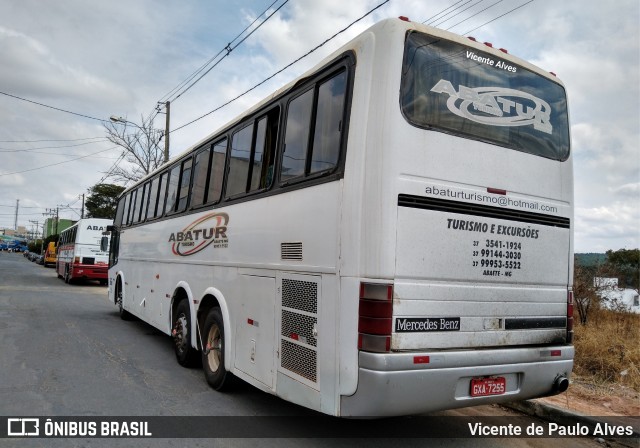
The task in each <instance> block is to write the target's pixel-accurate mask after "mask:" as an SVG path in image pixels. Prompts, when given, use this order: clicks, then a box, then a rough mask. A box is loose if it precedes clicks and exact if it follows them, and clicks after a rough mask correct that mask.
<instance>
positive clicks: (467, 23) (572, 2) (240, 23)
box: [0, 0, 640, 252]
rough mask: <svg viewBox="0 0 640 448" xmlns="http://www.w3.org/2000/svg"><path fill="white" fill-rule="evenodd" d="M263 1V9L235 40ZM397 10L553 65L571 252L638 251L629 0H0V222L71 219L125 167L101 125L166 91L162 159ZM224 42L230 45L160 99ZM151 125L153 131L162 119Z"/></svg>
mask: <svg viewBox="0 0 640 448" xmlns="http://www.w3.org/2000/svg"><path fill="white" fill-rule="evenodd" d="M381 3H384V4H383V5H382V6H381V7H380V8H378V9H376V10H375V11H374V12H372V13H371V14H369V15H367V16H366V17H364V18H363V19H362V20H360V21H358V22H357V23H355V24H354V25H352V26H351V27H350V28H349V29H348V30H346V31H345V32H343V33H341V34H339V35H338V37H336V38H334V39H333V40H331V41H329V42H328V43H326V44H325V45H323V46H322V47H321V48H319V49H318V50H316V51H315V52H313V53H311V54H310V55H309V56H307V57H305V58H303V59H302V60H300V61H299V62H297V63H296V64H294V65H292V66H291V67H289V68H288V69H286V70H284V71H282V72H281V73H279V74H277V75H276V76H274V77H273V78H272V79H270V80H269V81H267V82H265V83H264V84H262V85H260V86H259V87H257V88H255V89H253V90H251V91H250V92H249V93H248V94H246V95H244V96H242V97H241V98H239V99H238V100H236V101H234V102H232V103H231V104H229V105H227V106H225V107H223V108H222V109H220V110H218V111H216V112H213V113H210V114H208V115H207V116H206V117H204V118H202V119H200V120H197V121H195V122H193V123H192V124H189V125H188V126H184V127H183V125H185V124H187V123H189V122H191V121H193V120H194V119H196V118H198V117H201V116H203V115H205V114H207V113H208V112H210V111H212V110H214V109H216V108H218V107H219V106H221V105H223V104H225V103H226V102H228V101H229V100H231V99H233V98H235V97H237V96H238V95H240V94H241V93H243V92H245V91H246V90H249V89H251V88H252V87H254V86H255V85H257V84H259V83H261V82H262V81H264V80H265V79H267V78H269V77H270V76H272V75H273V74H274V73H276V72H278V71H280V70H281V69H282V68H283V67H285V66H287V65H289V64H290V63H291V62H293V61H294V60H296V59H298V58H299V57H301V56H303V55H305V54H306V53H308V52H309V51H310V50H311V49H312V48H315V47H316V46H318V45H320V44H321V43H322V42H324V41H325V40H327V39H328V38H329V37H331V36H333V35H334V34H336V33H337V32H338V31H340V30H342V29H343V28H345V27H347V26H348V25H349V24H351V23H352V22H354V21H356V20H357V19H359V18H361V17H362V16H364V15H365V14H366V13H368V12H369V11H370V10H372V9H374V8H375V7H376V6H378V5H379V4H381ZM278 8H279V9H278ZM276 10H277V11H276ZM265 11H268V12H267V14H271V13H273V15H272V16H271V17H270V18H269V19H268V20H266V21H265V22H264V23H263V24H262V26H260V27H259V28H258V29H256V30H255V32H254V33H253V34H251V35H250V36H249V37H248V38H247V39H246V40H244V41H243V42H240V39H236V37H237V36H238V35H240V33H241V32H242V31H243V30H245V29H246V28H247V27H248V26H249V25H251V24H252V22H253V21H254V20H255V19H259V20H258V22H256V24H254V25H253V27H254V28H255V26H256V25H257V24H258V23H262V21H264V20H265V17H266V16H267V15H262V14H263V12H265ZM398 16H407V17H409V19H411V20H412V21H415V22H426V23H428V24H431V25H432V26H436V27H438V28H442V29H448V30H449V31H452V32H455V33H458V34H461V35H471V36H474V37H475V38H476V39H477V40H479V41H481V42H485V41H488V42H492V43H493V44H494V46H498V47H504V48H507V49H508V50H509V53H511V54H513V55H516V56H518V57H520V58H522V59H525V60H528V61H530V62H532V63H533V64H535V65H538V66H539V67H541V68H542V69H544V70H548V71H552V72H554V73H556V74H557V75H558V77H559V78H560V79H561V80H562V81H563V82H564V84H565V86H566V89H567V92H568V98H569V112H570V122H571V138H572V151H573V156H574V177H575V251H576V252H604V251H606V250H608V249H613V250H617V249H622V248H626V249H631V248H638V247H639V246H640V225H639V224H640V3H639V2H638V1H637V0H615V1H612V2H603V1H601V0H567V1H557V0H532V1H529V0H502V1H500V0H460V1H458V0H433V1H424V0H389V1H387V2H385V1H384V0H350V1H344V0H323V1H317V0H289V1H287V0H276V1H275V2H274V1H273V0H224V1H223V0H191V1H180V2H177V1H171V0H136V1H135V2H131V1H129V0H111V1H109V2H98V1H86V0H56V1H55V2H54V1H51V2H49V1H41V0H21V1H12V0H0V228H13V227H14V224H15V215H16V205H17V202H18V201H19V205H18V207H17V210H18V220H17V223H18V225H19V226H25V227H27V229H29V230H33V229H34V228H35V226H36V225H39V226H41V225H42V222H43V220H44V219H45V218H46V217H47V216H45V215H46V214H47V213H48V212H49V211H50V210H53V209H56V208H57V209H58V211H59V216H60V217H61V218H68V219H74V220H76V219H79V217H80V212H81V205H82V199H81V195H82V194H87V190H88V189H89V188H90V187H92V186H93V185H95V184H97V183H100V182H106V183H116V182H114V179H112V178H106V179H105V176H106V175H107V174H108V173H109V171H110V170H111V169H112V168H113V167H114V165H115V164H116V163H124V162H122V161H120V156H121V154H122V151H121V149H120V148H118V147H114V145H113V144H111V143H109V142H108V141H106V139H105V136H106V132H105V128H104V123H103V121H101V120H106V121H108V120H109V117H110V116H112V115H115V116H118V117H123V118H125V119H126V120H129V121H131V122H134V123H138V124H140V123H141V120H142V119H143V117H144V118H146V117H149V116H151V115H152V112H153V111H154V110H155V107H156V105H157V103H158V102H159V101H160V102H162V101H166V100H167V99H170V100H171V114H170V117H171V119H170V129H171V133H170V143H171V154H172V155H176V154H178V153H180V152H182V151H183V150H184V149H186V148H187V147H189V146H191V145H192V144H194V143H196V142H197V141H199V140H201V139H202V138H204V137H205V136H207V135H209V134H210V133H212V132H213V131H215V130H216V129H217V128H218V127H220V126H221V125H223V124H224V123H226V122H228V121H230V120H231V119H232V118H233V117H234V116H236V115H237V114H239V113H240V112H242V111H243V110H245V109H247V108H249V107H251V106H252V105H254V104H255V103H257V102H259V101H260V100H262V99H263V98H265V97H266V96H268V95H269V94H270V93H272V92H273V91H274V90H276V89H277V88H279V87H281V86H283V85H284V84H286V83H287V82H289V81H291V80H292V79H294V78H295V77H296V76H298V75H300V74H301V73H303V72H305V71H306V70H307V69H309V68H310V67H312V66H313V65H315V64H316V63H317V62H318V61H320V60H321V59H322V58H323V57H325V56H327V55H328V54H329V53H330V52H332V51H334V50H335V49H337V48H338V47H339V46H340V45H342V44H344V43H345V42H346V41H348V40H349V39H351V38H352V37H354V36H356V35H357V34H358V33H360V32H362V31H364V30H365V29H366V28H368V27H369V26H370V25H372V24H374V23H375V22H377V21H379V20H382V19H385V18H389V17H398ZM251 29H253V28H251ZM243 36H246V33H245V35H243ZM229 44H231V45H229ZM228 45H229V47H228V48H233V51H231V52H230V53H229V54H228V55H227V56H226V57H224V58H222V59H220V58H218V59H215V60H216V61H219V63H218V65H216V67H214V68H212V69H211V71H210V72H209V73H208V74H206V75H205V76H204V77H203V78H202V79H201V80H200V81H198V82H197V83H196V84H194V85H193V87H191V88H190V89H188V90H187V91H186V92H185V93H184V94H182V95H181V96H179V97H178V98H174V97H175V93H173V94H172V91H173V89H174V88H175V87H177V86H179V85H180V84H181V83H183V81H185V80H186V79H188V78H189V76H190V75H192V74H193V73H194V72H195V71H196V70H197V69H198V68H200V67H201V66H203V64H205V63H206V62H207V61H210V60H212V58H214V56H216V55H217V54H218V53H219V52H220V51H223V50H224V49H225V47H227V46H228ZM236 45H237V47H236ZM222 54H226V51H224V52H223V53H222ZM153 126H154V127H156V128H158V129H164V127H165V115H157V117H156V118H155V120H154V123H153ZM178 128H180V129H178Z"/></svg>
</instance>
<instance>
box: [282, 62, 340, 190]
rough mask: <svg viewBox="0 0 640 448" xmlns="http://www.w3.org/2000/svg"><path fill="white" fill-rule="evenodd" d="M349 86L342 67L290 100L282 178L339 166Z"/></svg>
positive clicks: (305, 174) (324, 170)
mask: <svg viewBox="0 0 640 448" xmlns="http://www.w3.org/2000/svg"><path fill="white" fill-rule="evenodd" d="M346 89H347V72H346V71H345V70H343V71H341V72H340V73H338V74H336V75H334V76H333V77H331V78H329V79H328V80H326V81H324V82H322V83H319V84H316V85H315V86H314V88H312V89H309V90H307V91H306V92H305V93H303V94H302V95H300V96H298V97H296V98H294V99H293V100H291V102H290V103H289V107H288V111H287V123H286V128H285V131H284V132H285V139H284V145H285V146H284V153H283V156H282V172H281V173H280V180H281V181H283V182H286V181H288V180H289V179H294V178H303V177H305V176H308V175H310V174H314V173H322V172H327V171H331V170H333V169H334V168H335V167H336V165H337V164H338V159H339V157H340V146H341V142H342V129H343V121H344V111H345V96H346ZM314 99H315V101H314Z"/></svg>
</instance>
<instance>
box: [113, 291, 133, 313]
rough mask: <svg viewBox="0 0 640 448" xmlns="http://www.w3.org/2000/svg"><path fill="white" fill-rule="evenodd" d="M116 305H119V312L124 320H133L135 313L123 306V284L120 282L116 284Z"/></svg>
mask: <svg viewBox="0 0 640 448" xmlns="http://www.w3.org/2000/svg"><path fill="white" fill-rule="evenodd" d="M116 305H117V306H118V314H120V319H122V320H133V314H131V313H130V312H129V311H127V310H125V309H124V308H123V307H122V286H121V285H120V282H118V283H117V285H116Z"/></svg>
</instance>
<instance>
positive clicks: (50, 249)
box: [43, 241, 58, 268]
mask: <svg viewBox="0 0 640 448" xmlns="http://www.w3.org/2000/svg"><path fill="white" fill-rule="evenodd" d="M57 250H58V246H57V245H56V243H55V242H54V241H50V242H49V244H47V248H46V249H45V251H44V263H43V264H44V267H45V268H46V267H49V266H55V265H56V261H57V259H58V254H57Z"/></svg>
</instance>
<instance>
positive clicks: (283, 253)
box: [280, 242, 302, 260]
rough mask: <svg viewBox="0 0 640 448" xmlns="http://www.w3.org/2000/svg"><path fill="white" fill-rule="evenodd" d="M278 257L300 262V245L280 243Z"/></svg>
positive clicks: (299, 243)
mask: <svg viewBox="0 0 640 448" xmlns="http://www.w3.org/2000/svg"><path fill="white" fill-rule="evenodd" d="M280 257H281V258H282V259H283V260H302V243H301V242H298V243H280Z"/></svg>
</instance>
